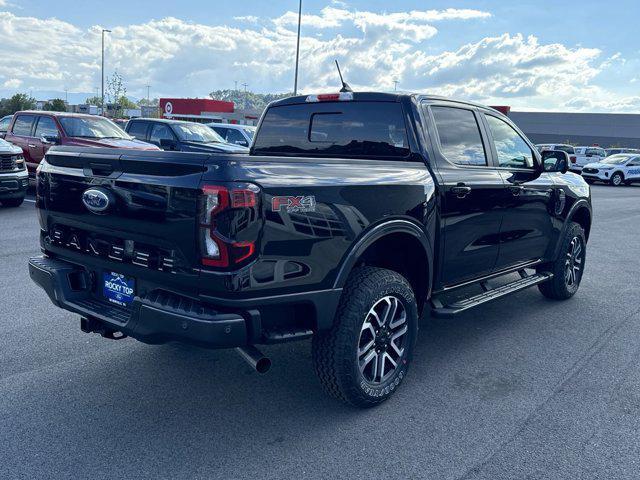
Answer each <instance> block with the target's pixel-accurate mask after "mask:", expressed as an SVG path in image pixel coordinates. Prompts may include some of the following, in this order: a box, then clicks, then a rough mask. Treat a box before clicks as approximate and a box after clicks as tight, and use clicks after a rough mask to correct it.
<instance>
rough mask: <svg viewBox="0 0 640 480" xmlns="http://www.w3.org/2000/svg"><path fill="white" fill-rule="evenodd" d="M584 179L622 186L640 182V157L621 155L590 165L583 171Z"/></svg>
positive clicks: (631, 154) (629, 154) (637, 155)
mask: <svg viewBox="0 0 640 480" xmlns="http://www.w3.org/2000/svg"><path fill="white" fill-rule="evenodd" d="M582 177H583V178H584V179H585V180H586V181H587V182H588V183H593V182H596V181H600V182H606V183H610V184H611V185H615V186H616V187H617V186H618V185H622V184H623V183H626V184H630V183H633V182H640V155H639V154H635V153H619V154H618V155H611V156H610V157H607V158H605V159H603V160H601V161H599V162H596V163H589V164H587V165H585V166H584V168H583V169H582Z"/></svg>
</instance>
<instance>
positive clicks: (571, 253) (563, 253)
mask: <svg viewBox="0 0 640 480" xmlns="http://www.w3.org/2000/svg"><path fill="white" fill-rule="evenodd" d="M586 249H587V242H586V239H585V235H584V230H583V229H582V227H581V226H580V225H579V224H577V223H575V222H571V224H570V225H569V228H567V231H566V232H565V235H564V238H563V239H562V245H561V247H560V253H559V254H558V258H557V259H556V260H555V261H554V262H552V263H548V264H545V265H541V266H540V267H538V271H542V272H551V273H553V278H552V279H551V280H549V281H547V282H545V283H541V284H540V285H538V289H539V290H540V292H541V293H542V294H543V295H544V296H545V297H547V298H551V299H554V300H566V299H568V298H571V297H572V296H573V295H575V293H576V292H577V291H578V288H579V287H580V282H581V280H582V275H583V273H584V267H585V259H586V253H587V250H586ZM576 253H577V256H578V258H576ZM569 269H571V270H572V271H573V273H572V274H569V273H568V270H569Z"/></svg>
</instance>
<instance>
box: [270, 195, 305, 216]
mask: <svg viewBox="0 0 640 480" xmlns="http://www.w3.org/2000/svg"><path fill="white" fill-rule="evenodd" d="M283 209H284V210H285V211H286V212H287V213H296V212H315V211H316V197H315V196H313V195H303V196H298V197H273V200H271V210H272V211H274V212H280V211H282V210H283Z"/></svg>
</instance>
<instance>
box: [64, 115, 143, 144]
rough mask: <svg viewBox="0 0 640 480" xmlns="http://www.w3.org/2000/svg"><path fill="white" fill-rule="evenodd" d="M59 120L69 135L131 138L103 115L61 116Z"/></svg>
mask: <svg viewBox="0 0 640 480" xmlns="http://www.w3.org/2000/svg"><path fill="white" fill-rule="evenodd" d="M58 120H59V121H60V124H61V125H62V128H63V129H64V131H65V133H66V134H67V136H68V137H79V138H124V139H127V140H128V139H130V138H131V137H130V136H129V135H127V134H126V133H125V132H124V130H122V129H121V128H120V127H118V126H117V125H116V124H115V123H113V122H112V121H110V120H107V119H106V118H102V117H95V118H87V117H59V118H58Z"/></svg>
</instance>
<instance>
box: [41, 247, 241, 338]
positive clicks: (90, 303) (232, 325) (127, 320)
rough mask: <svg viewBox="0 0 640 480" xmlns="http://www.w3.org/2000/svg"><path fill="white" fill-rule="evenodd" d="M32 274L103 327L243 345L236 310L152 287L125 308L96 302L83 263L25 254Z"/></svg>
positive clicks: (66, 305)
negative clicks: (224, 310) (147, 292)
mask: <svg viewBox="0 0 640 480" xmlns="http://www.w3.org/2000/svg"><path fill="white" fill-rule="evenodd" d="M29 275H30V276H31V279H32V280H33V281H34V282H35V283H36V284H38V285H39V286H40V287H42V288H43V289H44V291H45V292H46V293H47V295H48V296H49V298H50V299H51V301H52V302H53V303H54V304H55V305H57V306H58V307H60V308H63V309H65V310H69V311H71V312H74V313H77V314H79V315H81V316H83V317H86V318H91V319H94V320H98V321H99V322H101V323H102V324H104V326H106V327H107V328H108V329H111V330H113V331H119V332H122V333H124V334H126V335H128V336H130V337H133V338H135V339H137V340H140V341H142V342H145V343H151V344H157V343H166V342H169V341H180V342H184V343H190V344H194V345H199V346H204V347H209V348H228V347H236V346H242V345H246V344H247V341H248V332H247V323H246V321H245V318H244V317H243V316H242V315H240V314H238V313H230V312H219V311H216V310H214V309H212V308H210V307H208V306H205V305H202V304H199V303H198V302H195V301H193V300H190V299H186V298H185V297H179V296H177V295H174V294H171V293H168V292H158V291H155V292H153V294H150V295H148V296H147V297H145V298H140V297H136V298H135V300H134V302H133V305H132V306H131V307H130V308H122V307H118V306H115V305H111V304H109V303H107V302H104V301H101V300H100V299H98V298H97V297H96V296H95V295H93V293H92V279H91V278H90V277H91V276H90V275H89V273H88V272H87V271H86V270H84V269H82V267H79V266H76V265H74V264H71V263H68V262H64V261H61V260H57V259H52V258H47V257H33V258H31V259H29Z"/></svg>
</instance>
